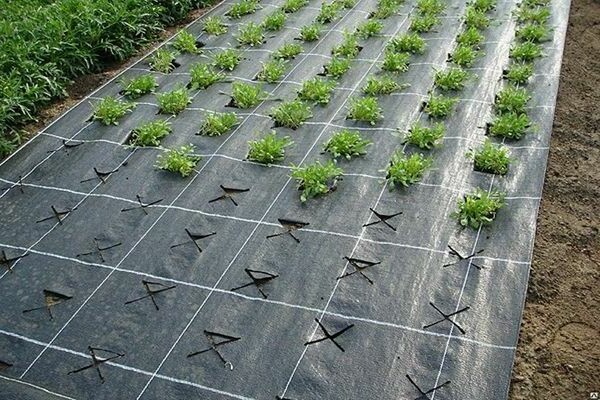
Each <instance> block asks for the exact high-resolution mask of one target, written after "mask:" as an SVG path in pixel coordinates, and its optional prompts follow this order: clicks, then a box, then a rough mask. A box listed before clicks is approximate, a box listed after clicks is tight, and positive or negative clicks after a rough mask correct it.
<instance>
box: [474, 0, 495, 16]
mask: <svg viewBox="0 0 600 400" xmlns="http://www.w3.org/2000/svg"><path fill="white" fill-rule="evenodd" d="M471 7H473V8H474V9H476V10H477V11H481V12H484V13H486V12H490V11H492V10H493V9H494V8H495V7H496V0H473V1H472V2H471Z"/></svg>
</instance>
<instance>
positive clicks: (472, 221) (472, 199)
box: [451, 188, 505, 229]
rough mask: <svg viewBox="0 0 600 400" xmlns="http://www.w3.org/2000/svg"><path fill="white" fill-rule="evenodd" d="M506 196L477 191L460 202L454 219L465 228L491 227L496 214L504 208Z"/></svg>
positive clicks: (495, 192) (493, 192) (494, 192)
mask: <svg viewBox="0 0 600 400" xmlns="http://www.w3.org/2000/svg"><path fill="white" fill-rule="evenodd" d="M504 204H505V202H504V194H503V193H500V192H497V191H492V192H490V193H488V192H487V191H485V190H483V189H480V188H478V189H476V190H475V191H474V192H473V193H471V194H468V195H465V196H464V197H463V198H462V199H460V200H459V201H458V210H457V211H456V212H454V213H452V214H451V216H452V218H454V219H456V220H458V223H459V224H461V225H462V226H464V227H469V228H473V229H479V228H480V227H482V226H484V225H489V224H491V223H492V221H494V218H496V212H497V211H498V210H499V209H500V208H502V207H503V206H504Z"/></svg>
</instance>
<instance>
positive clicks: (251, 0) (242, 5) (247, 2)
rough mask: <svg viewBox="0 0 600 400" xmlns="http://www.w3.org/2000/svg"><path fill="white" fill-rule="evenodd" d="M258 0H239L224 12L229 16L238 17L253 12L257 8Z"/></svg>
mask: <svg viewBox="0 0 600 400" xmlns="http://www.w3.org/2000/svg"><path fill="white" fill-rule="evenodd" d="M258 7H259V4H258V0H240V1H239V2H238V3H235V4H234V5H232V6H231V8H230V9H229V10H228V11H227V12H226V13H225V15H227V16H228V17H230V18H234V19H239V18H242V17H243V16H244V15H248V14H254V13H255V12H256V10H258Z"/></svg>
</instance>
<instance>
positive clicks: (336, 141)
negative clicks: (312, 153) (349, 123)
mask: <svg viewBox="0 0 600 400" xmlns="http://www.w3.org/2000/svg"><path fill="white" fill-rule="evenodd" d="M371 144H372V143H371V142H370V141H369V140H366V139H363V138H362V136H361V135H360V133H358V132H356V131H351V130H348V129H344V130H341V131H339V132H336V133H335V134H334V135H333V136H332V137H331V139H329V140H328V141H327V143H325V146H324V148H323V150H324V151H326V152H328V153H330V154H331V155H332V156H333V158H339V157H344V158H345V159H347V160H350V159H352V157H359V156H364V155H365V154H367V147H369V146H370V145H371Z"/></svg>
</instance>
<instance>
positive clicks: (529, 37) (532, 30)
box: [516, 22, 550, 43]
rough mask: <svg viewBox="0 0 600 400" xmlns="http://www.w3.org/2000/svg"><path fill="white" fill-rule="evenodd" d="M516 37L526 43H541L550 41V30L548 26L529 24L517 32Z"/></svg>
mask: <svg viewBox="0 0 600 400" xmlns="http://www.w3.org/2000/svg"><path fill="white" fill-rule="evenodd" d="M516 36H517V38H518V39H520V40H522V41H524V42H534V43H540V42H543V41H546V40H548V38H549V37H550V30H549V29H548V27H547V26H546V25H540V24H536V23H531V22H530V23H528V24H526V25H523V26H522V27H521V28H519V30H517V33H516Z"/></svg>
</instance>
